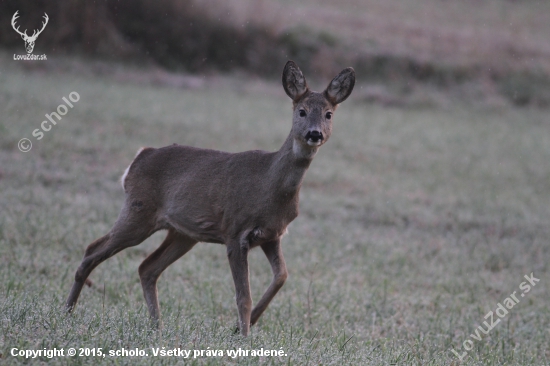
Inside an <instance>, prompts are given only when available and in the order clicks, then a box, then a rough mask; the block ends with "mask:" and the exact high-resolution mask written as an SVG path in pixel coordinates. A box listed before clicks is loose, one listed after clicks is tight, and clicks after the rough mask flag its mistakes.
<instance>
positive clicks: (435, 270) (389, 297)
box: [0, 60, 550, 365]
mask: <svg viewBox="0 0 550 366" xmlns="http://www.w3.org/2000/svg"><path fill="white" fill-rule="evenodd" d="M13 65H14V63H13V62H7V61H5V60H4V61H2V64H1V67H0V70H1V72H0V85H1V87H0V106H1V111H2V117H1V118H0V121H1V122H0V210H1V212H2V215H1V216H0V353H1V358H0V363H2V364H25V363H26V364H36V363H37V360H36V359H35V360H26V359H24V358H21V357H13V356H11V353H10V352H11V349H12V348H14V347H15V348H18V349H34V350H37V349H43V348H54V347H57V348H64V349H65V350H66V349H68V348H69V347H75V348H81V347H89V348H93V347H95V348H97V347H102V348H103V351H104V352H105V351H108V350H117V349H122V348H125V349H135V348H140V349H145V350H147V352H148V353H149V354H150V357H148V358H147V357H134V358H132V357H127V358H124V357H118V358H117V357H115V358H110V357H107V358H105V359H104V360H103V361H104V362H109V363H111V364H132V365H136V364H150V363H151V362H152V360H153V361H154V362H155V363H156V364H174V363H177V362H180V363H183V362H184V361H185V362H187V361H186V360H183V359H178V358H170V357H164V358H162V357H159V358H155V359H152V354H151V347H155V348H156V347H160V348H162V347H166V348H167V349H169V348H175V347H179V348H182V349H192V350H201V349H202V350H207V349H210V350H224V351H225V350H228V349H238V348H239V347H240V348H242V349H248V350H252V349H260V348H262V347H263V348H264V349H275V350H280V349H282V350H284V352H285V353H286V354H287V356H283V357H280V358H279V357H276V358H272V357H240V358H235V359H232V358H230V357H228V356H223V357H217V358H213V357H202V358H196V359H191V360H189V363H190V364H232V363H240V364H254V365H256V364H268V365H269V364H291V365H308V364H309V365H320V364H322V365H332V364H350V365H459V364H460V365H549V364H550V348H549V346H548V345H549V343H548V339H549V338H550V334H549V332H550V310H549V308H548V299H549V294H550V291H549V290H550V274H549V267H548V264H549V262H550V247H549V246H548V243H549V240H550V227H549V225H548V223H549V221H548V218H549V217H550V184H549V182H550V180H549V179H550V164H549V163H548V162H549V161H550V120H549V119H548V111H547V110H540V109H511V108H507V107H502V108H484V107H475V108H474V107H472V106H468V105H453V106H452V107H448V108H443V107H440V108H414V109H410V108H409V109H404V108H383V107H380V106H376V105H365V104H361V103H360V102H358V101H357V100H355V101H354V95H353V94H352V96H351V97H350V99H349V101H346V102H345V103H344V104H343V105H342V106H341V107H340V108H339V110H338V111H337V113H336V115H335V124H334V131H333V135H332V138H331V140H330V141H329V142H328V143H327V145H326V146H324V147H323V148H322V149H321V150H320V152H319V154H318V156H317V157H316V158H315V161H314V162H313V164H312V166H311V168H310V170H309V171H308V174H307V176H306V179H305V183H304V186H303V188H302V192H301V212H300V216H299V217H298V218H297V219H296V220H295V221H294V222H293V224H292V225H291V227H290V230H289V234H288V235H287V236H285V238H284V239H283V248H284V253H285V257H286V259H287V266H288V269H289V272H290V276H289V280H288V281H287V283H286V285H285V286H284V287H283V289H282V290H281V291H280V293H279V294H278V296H277V297H276V298H275V299H274V301H273V302H272V303H271V305H270V307H269V308H268V310H267V311H266V313H265V314H264V316H263V317H262V319H261V320H260V322H259V324H257V325H256V326H255V327H254V328H253V330H252V335H251V336H250V337H248V338H241V337H240V336H235V335H233V330H234V325H235V322H236V317H237V314H236V306H235V303H234V290H233V283H232V279H231V275H230V271H229V266H228V263H227V259H226V254H225V250H224V248H223V247H221V246H219V245H215V244H200V245H198V246H197V247H195V249H194V250H192V251H191V252H190V253H188V254H187V255H186V256H184V257H183V258H182V259H181V260H179V261H178V262H177V263H175V264H174V265H172V266H171V267H169V268H168V270H167V271H166V272H165V273H164V274H163V275H162V277H161V279H160V280H159V298H160V301H161V311H162V313H163V319H164V328H163V330H162V331H161V332H158V333H157V332H154V331H152V330H151V329H150V328H149V326H148V320H147V311H146V307H145V301H144V299H143V296H142V292H141V286H140V283H139V277H138V274H137V268H138V266H139V264H140V263H141V261H142V260H143V259H144V258H145V257H146V256H147V255H148V253H150V252H152V251H153V250H154V249H155V248H156V247H157V246H158V245H159V244H160V241H161V240H162V238H163V234H162V233H158V234H155V235H154V236H153V237H151V238H150V239H148V240H147V241H146V242H145V243H143V244H141V245H140V246H138V247H134V248H130V249H127V250H125V251H123V252H121V253H120V254H118V255H116V256H115V257H113V258H111V259H110V260H108V261H107V262H105V263H103V264H102V265H101V266H99V267H98V268H97V269H96V270H95V271H94V272H93V273H92V275H91V276H90V279H91V280H92V281H93V286H92V287H91V288H88V287H86V288H85V289H84V290H83V293H82V295H81V298H80V301H79V304H78V306H77V308H76V310H75V313H74V315H73V316H66V315H65V314H64V312H63V310H62V308H63V304H64V301H65V299H66V296H67V294H68V292H69V289H70V286H71V285H72V281H73V276H74V272H75V270H76V268H77V267H78V265H79V263H80V260H81V258H82V255H83V253H84V249H85V247H86V246H87V245H88V244H89V243H90V242H91V241H93V240H95V239H96V238H98V237H100V236H102V235H103V234H105V233H106V232H107V231H108V230H109V228H110V226H111V225H112V224H113V222H114V220H115V219H116V217H117V214H118V210H119V209H120V207H121V205H122V202H123V198H124V194H123V192H122V189H121V187H120V184H119V182H118V179H119V177H120V176H121V174H122V172H123V171H124V169H125V168H126V166H127V165H128V164H129V163H130V161H131V160H132V158H133V156H134V154H135V152H136V150H137V149H138V148H139V147H141V146H155V147H160V146H163V145H167V144H171V143H174V142H177V143H180V144H186V145H193V146H199V147H206V148H214V149H220V150H227V151H233V152H236V151H242V150H247V149H257V148H261V149H265V150H271V151H273V150H276V149H278V148H279V146H280V145H281V144H282V142H283V140H284V138H285V137H286V135H287V133H288V131H289V129H290V124H291V112H290V110H291V109H290V108H291V102H290V100H289V99H288V98H287V97H286V95H284V91H283V89H282V87H280V86H274V85H273V86H272V85H268V84H265V85H264V84H263V82H259V81H258V82H257V85H256V84H252V83H249V84H245V85H240V83H241V82H240V81H239V80H238V79H231V78H228V79H227V80H222V81H216V80H215V79H207V80H206V81H205V82H204V85H203V87H200V88H195V89H184V88H171V87H165V86H150V85H144V84H143V83H142V84H136V83H131V82H118V81H113V80H114V79H113V78H111V77H108V76H103V77H102V76H98V77H92V76H86V75H81V74H78V73H75V72H67V73H63V72H59V71H48V70H47V69H46V70H40V69H37V70H26V69H24V68H21V67H18V66H13ZM281 67H282V65H281ZM306 76H307V75H306ZM325 82H328V80H326V81H323V84H324V83H325ZM236 85H239V87H235V86H236ZM361 87H362V84H361V83H359V84H358V85H357V90H356V91H355V92H359V91H360V89H361ZM236 90H237V91H236ZM72 91H75V92H77V93H78V94H79V95H80V100H79V101H78V102H75V103H74V107H73V108H72V109H69V111H68V113H67V115H66V116H64V117H63V119H62V120H61V121H60V122H58V123H57V125H56V126H54V127H53V128H52V129H51V130H50V131H47V132H45V133H44V137H43V138H42V139H41V140H36V139H35V138H34V137H33V136H32V134H31V133H32V131H33V130H34V129H37V128H40V123H41V121H43V120H44V119H45V118H44V114H46V113H51V112H53V111H55V110H56V108H57V106H58V105H59V104H62V103H64V102H63V101H62V99H61V98H62V97H68V96H69V93H71V92H72ZM23 137H26V138H29V139H30V140H31V141H32V143H33V147H32V150H31V151H29V152H26V153H23V152H20V151H19V150H18V148H17V143H18V141H19V140H20V139H21V138H23ZM250 263H251V286H252V291H253V299H254V300H255V301H257V300H258V299H259V297H260V296H261V294H262V293H263V291H264V289H265V288H266V287H267V286H268V284H269V282H270V280H271V272H270V268H269V264H268V262H267V260H266V259H265V258H264V256H263V253H261V251H259V250H255V251H253V252H252V253H251V259H250ZM531 273H533V274H534V277H537V278H538V279H540V282H538V283H537V284H536V286H535V287H534V288H533V289H532V290H531V291H530V292H529V293H526V294H525V297H522V298H519V299H520V300H521V301H520V302H519V303H518V304H517V305H516V306H514V307H513V309H510V310H509V313H508V314H507V315H505V316H504V317H503V318H502V320H501V321H500V323H499V324H498V325H497V326H496V327H495V328H494V329H492V330H491V331H490V332H489V333H488V334H487V335H484V334H481V335H482V340H480V341H477V340H473V339H472V338H471V337H470V334H472V333H474V332H475V329H476V328H477V327H478V326H480V325H482V323H483V321H486V320H487V319H484V316H485V315H486V314H487V313H488V312H489V311H495V309H496V308H497V304H498V303H502V302H503V301H504V300H505V299H506V298H507V297H508V296H509V295H510V294H511V293H512V292H514V291H517V292H518V295H517V296H519V293H521V292H520V290H519V286H520V284H521V283H522V282H524V281H525V279H524V275H526V274H531ZM496 317H497V316H496V315H495V318H496ZM468 339H470V340H471V344H472V347H473V348H472V349H471V350H470V351H469V352H468V354H467V356H466V357H464V359H463V361H462V362H459V360H458V358H457V357H456V356H455V355H454V354H453V352H452V351H451V350H452V349H455V350H457V352H459V353H462V352H464V351H465V349H464V346H463V342H465V341H466V340H468ZM469 344H470V343H466V345H467V346H468V347H469ZM40 360H41V361H48V360H47V359H46V358H41V359H40ZM50 361H51V362H52V363H54V364H71V365H73V364H95V363H96V362H97V357H73V358H68V357H66V358H56V359H53V360H50Z"/></svg>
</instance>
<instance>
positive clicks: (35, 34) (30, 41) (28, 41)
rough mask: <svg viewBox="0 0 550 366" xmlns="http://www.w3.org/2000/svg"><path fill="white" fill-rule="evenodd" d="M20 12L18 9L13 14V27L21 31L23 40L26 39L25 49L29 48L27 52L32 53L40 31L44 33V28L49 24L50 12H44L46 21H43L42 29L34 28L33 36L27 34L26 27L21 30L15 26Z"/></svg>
mask: <svg viewBox="0 0 550 366" xmlns="http://www.w3.org/2000/svg"><path fill="white" fill-rule="evenodd" d="M18 12H19V10H17V11H16V12H15V14H13V18H11V26H12V27H13V29H14V30H15V31H16V32H17V33H19V34H20V35H21V38H23V41H25V49H26V50H27V53H32V50H33V49H34V42H36V39H37V38H38V36H39V35H40V33H42V31H43V30H44V28H46V24H48V20H49V18H48V14H46V13H44V20H45V21H44V22H42V29H40V30H39V31H37V30H36V29H35V30H34V32H33V34H32V36H30V37H29V35H27V30H26V29H25V31H24V32H21V31H19V27H17V28H16V27H15V21H16V19H17V18H19V16H18V15H17V13H18Z"/></svg>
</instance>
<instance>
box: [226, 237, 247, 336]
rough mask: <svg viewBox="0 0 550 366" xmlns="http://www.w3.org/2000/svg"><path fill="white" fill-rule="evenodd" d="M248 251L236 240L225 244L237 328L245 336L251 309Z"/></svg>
mask: <svg viewBox="0 0 550 366" xmlns="http://www.w3.org/2000/svg"><path fill="white" fill-rule="evenodd" d="M248 251H249V248H248V246H241V245H240V243H239V242H238V241H237V242H232V243H228V244H227V257H228V259H229V266H230V267H231V274H232V275H233V282H234V283H235V298H236V300H237V309H238V311H239V323H238V328H239V329H240V331H241V334H242V335H243V336H247V335H248V332H249V331H250V313H251V311H252V296H251V295H250V283H249V279H248Z"/></svg>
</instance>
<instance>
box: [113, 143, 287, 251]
mask: <svg viewBox="0 0 550 366" xmlns="http://www.w3.org/2000/svg"><path fill="white" fill-rule="evenodd" d="M273 158H274V153H268V152H265V151H259V150H253V151H245V152H241V153H227V152H222V151H217V150H209V149H200V148H195V147H189V146H181V145H175V144H174V145H171V146H166V147H163V148H159V149H155V148H145V149H143V150H141V151H140V152H139V153H138V155H137V156H136V158H135V159H134V161H133V162H132V164H131V165H130V167H129V169H128V173H127V175H126V178H125V180H124V182H123V185H124V189H125V191H126V194H127V205H129V206H130V207H136V205H138V206H139V208H140V209H141V210H144V211H147V212H150V211H151V210H154V211H155V213H156V217H157V221H158V222H160V223H161V225H160V226H165V227H170V226H171V227H174V228H175V229H176V230H178V231H180V232H183V233H184V234H186V235H188V236H191V237H193V238H195V239H197V240H199V241H206V242H216V243H223V242H226V240H227V239H228V237H231V236H235V235H240V234H241V232H242V231H246V230H248V231H250V230H254V229H256V230H260V232H261V233H263V235H264V236H265V237H266V238H267V237H269V238H274V237H277V236H280V235H281V234H282V233H283V232H284V231H285V229H286V226H287V225H288V223H289V222H290V221H292V220H293V219H294V218H295V217H296V216H297V197H288V198H287V199H286V200H285V199H283V200H282V201H281V199H280V197H276V194H274V191H273V186H274V185H276V184H277V182H276V181H274V180H273V178H272V177H271V175H272V172H271V170H270V166H271V163H272V160H273ZM149 209H150V210H149Z"/></svg>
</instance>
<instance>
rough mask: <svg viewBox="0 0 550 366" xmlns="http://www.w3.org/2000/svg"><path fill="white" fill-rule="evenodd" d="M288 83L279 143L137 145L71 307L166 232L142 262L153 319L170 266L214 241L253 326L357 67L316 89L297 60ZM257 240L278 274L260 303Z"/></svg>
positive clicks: (276, 286) (242, 324)
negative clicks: (252, 255) (253, 282)
mask: <svg viewBox="0 0 550 366" xmlns="http://www.w3.org/2000/svg"><path fill="white" fill-rule="evenodd" d="M282 83H283V88H284V90H285V92H286V94H287V95H288V96H289V97H290V98H291V99H292V102H293V108H292V111H293V112H292V116H293V118H292V119H293V122H292V128H291V131H290V134H289V135H288V137H287V138H286V140H285V141H284V143H283V145H282V147H281V148H280V149H279V151H276V152H267V151H263V150H251V151H244V152H239V153H228V152H222V151H217V150H210V149H202V148H196V147H190V146H182V145H177V144H173V145H170V146H166V147H161V148H152V147H145V148H141V149H140V150H139V151H138V152H137V155H136V156H135V158H134V160H133V161H132V163H131V164H130V165H129V166H128V168H127V169H126V171H125V172H124V174H123V176H122V178H121V183H122V187H123V189H124V191H125V195H126V196H125V201H124V204H123V207H122V209H121V211H120V214H119V216H118V218H117V220H116V222H115V224H114V225H113V227H112V229H111V230H110V231H109V232H108V233H107V234H106V235H105V236H103V237H101V238H99V239H97V240H96V241H94V242H92V243H91V244H90V245H89V246H88V247H87V249H86V252H85V254H84V258H83V259H82V262H81V264H80V266H79V267H78V269H77V271H76V274H75V277H74V284H73V286H72V289H71V291H70V294H69V297H68V299H67V302H66V309H67V310H68V311H69V312H71V311H72V310H73V309H74V307H75V305H76V302H77V300H78V297H79V295H80V292H81V290H82V288H83V285H84V284H85V282H86V281H87V278H88V276H89V275H90V273H91V272H92V270H93V269H94V268H95V267H97V266H98V265H99V264H100V263H101V262H103V261H105V260H106V259H108V258H110V257H111V256H113V255H114V254H116V253H118V252H120V251H121V250H123V249H126V248H129V247H133V246H136V245H138V244H140V243H141V242H143V241H144V240H145V239H146V238H148V237H149V236H150V235H152V234H153V233H155V232H156V231H158V230H167V231H168V233H167V235H166V237H165V239H164V241H163V242H162V244H161V245H160V247H158V249H156V250H155V251H154V252H153V253H151V254H150V255H149V256H148V257H147V258H145V259H144V260H143V262H142V263H141V264H140V266H139V270H138V272H139V277H140V282H141V285H142V288H143V295H144V297H145V301H146V303H147V308H148V311H149V315H150V319H151V321H152V322H153V324H154V327H155V328H157V329H158V328H159V327H160V326H161V322H160V310H159V301H158V292H157V280H158V279H159V277H160V275H161V273H162V272H163V271H164V270H165V269H166V268H167V267H168V266H170V265H171V264H172V263H174V262H175V261H176V260H178V259H179V258H180V257H182V256H183V255H184V254H185V253H187V252H188V251H189V250H191V249H192V248H193V247H194V246H195V244H197V243H199V242H208V243H218V244H223V245H225V247H226V254H227V258H228V260H229V266H230V270H231V274H232V277H233V282H234V285H235V298H236V303H237V309H238V322H237V328H236V330H235V333H238V332H239V330H240V334H241V335H242V336H247V335H248V334H249V331H250V327H251V326H252V325H254V324H255V323H256V322H257V321H258V319H259V318H260V316H261V315H262V313H263V312H264V311H265V310H266V308H267V307H268V305H269V303H270V302H271V300H272V299H273V298H274V297H275V295H276V294H277V292H278V291H279V290H280V289H281V287H282V286H283V284H284V283H285V281H286V279H287V276H288V271H287V268H286V264H285V259H284V257H283V252H282V248H281V237H282V236H283V235H284V234H285V233H286V229H287V226H288V225H289V224H290V222H292V221H293V220H294V219H295V218H296V217H297V216H298V201H299V192H300V187H301V186H302V181H303V179H304V175H305V173H306V171H307V169H308V168H309V166H310V164H311V162H312V160H313V157H314V156H315V155H316V153H317V151H318V149H319V147H321V146H322V145H324V144H325V143H326V142H327V141H328V139H329V138H330V136H331V133H332V122H333V113H334V111H335V110H336V108H337V107H338V105H339V104H340V103H341V102H343V101H344V100H346V99H347V98H348V97H349V95H350V94H351V92H352V90H353V87H354V85H355V71H354V70H353V68H351V67H348V68H346V69H344V70H343V71H341V72H340V73H339V74H338V75H337V76H336V77H334V79H333V80H332V81H331V82H330V83H329V85H328V86H327V88H326V89H325V90H324V91H323V92H320V93H319V92H315V91H312V90H310V89H309V87H308V84H307V82H306V79H305V77H304V75H303V74H302V71H301V70H300V69H299V67H298V66H297V65H296V63H295V62H293V61H288V62H287V63H286V65H285V67H284V70H283V75H282ZM255 247H260V248H261V249H262V250H263V252H264V254H265V255H266V257H267V260H268V261H269V263H270V265H271V270H272V273H273V279H272V281H271V284H270V285H269V287H268V288H267V290H266V291H265V293H264V294H263V296H262V297H261V299H260V300H259V302H258V303H257V304H256V306H255V307H254V308H252V297H251V292H250V284H249V270H248V253H249V251H250V250H251V249H253V248H255Z"/></svg>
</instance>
